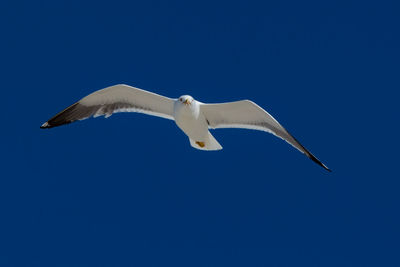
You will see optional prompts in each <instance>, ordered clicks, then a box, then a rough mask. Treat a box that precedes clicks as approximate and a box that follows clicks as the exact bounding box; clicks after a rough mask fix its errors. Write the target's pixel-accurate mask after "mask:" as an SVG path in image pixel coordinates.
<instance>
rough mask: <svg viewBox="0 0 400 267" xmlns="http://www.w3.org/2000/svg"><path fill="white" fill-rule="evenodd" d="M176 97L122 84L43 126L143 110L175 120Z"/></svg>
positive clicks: (77, 104) (55, 117) (74, 107)
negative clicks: (172, 97)
mask: <svg viewBox="0 0 400 267" xmlns="http://www.w3.org/2000/svg"><path fill="white" fill-rule="evenodd" d="M173 111H174V100H173V99H171V98H168V97H164V96H161V95H158V94H154V93H151V92H148V91H145V90H142V89H139V88H135V87H132V86H128V85H124V84H119V85H114V86H110V87H107V88H105V89H102V90H98V91H96V92H94V93H92V94H90V95H88V96H86V97H84V98H82V99H81V100H79V101H78V102H76V103H75V104H73V105H71V106H69V107H68V108H66V109H65V110H63V111H61V112H60V113H58V114H57V115H55V116H54V117H52V118H51V119H50V120H48V121H47V122H45V123H44V124H43V125H42V126H41V127H40V128H51V127H55V126H60V125H63V124H67V123H71V122H73V121H76V120H83V119H87V118H89V117H91V116H94V117H96V116H101V115H105V117H109V116H111V115H112V114H113V113H116V112H139V113H145V114H148V115H154V116H158V117H162V118H166V119H170V120H173V119H174V118H173Z"/></svg>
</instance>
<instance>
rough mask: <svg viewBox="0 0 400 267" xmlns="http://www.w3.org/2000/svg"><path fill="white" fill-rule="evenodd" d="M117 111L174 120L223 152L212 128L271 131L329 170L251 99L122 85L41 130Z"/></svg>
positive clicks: (204, 146) (198, 144) (202, 144)
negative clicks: (175, 94)
mask: <svg viewBox="0 0 400 267" xmlns="http://www.w3.org/2000/svg"><path fill="white" fill-rule="evenodd" d="M116 112H140V113H145V114H148V115H153V116H158V117H162V118H166V119H170V120H174V121H175V122H176V124H177V125H178V127H179V128H180V129H181V130H182V131H183V132H184V133H185V134H186V135H187V136H188V137H189V140H190V144H191V145H192V146H193V147H194V148H197V149H201V150H220V149H222V146H221V145H220V144H219V143H218V141H217V140H216V139H215V138H214V137H213V136H212V135H211V133H210V132H209V128H211V129H216V128H246V129H253V130H261V131H265V132H269V133H272V134H274V135H276V136H277V137H280V138H282V139H283V140H285V141H286V142H288V143H289V144H291V145H292V146H294V147H295V148H297V149H298V150H299V151H300V152H302V153H304V154H305V155H306V156H307V157H309V158H310V159H312V160H313V161H314V162H316V163H317V164H319V165H320V166H322V167H323V168H325V169H326V170H329V171H330V169H329V168H328V167H326V166H325V165H324V164H323V163H322V162H321V161H319V160H318V159H317V158H316V157H315V156H314V155H312V154H311V153H310V152H309V151H308V150H307V149H306V148H305V147H304V146H302V145H301V144H300V143H299V142H298V141H297V140H296V139H295V138H294V137H293V136H292V135H291V134H289V133H288V131H287V130H286V129H285V128H283V127H282V125H280V124H279V122H278V121H276V120H275V119H274V118H273V117H272V116H271V115H270V114H269V113H268V112H266V111H265V110H264V109H262V108H261V107H259V106H258V105H257V104H255V103H254V102H252V101H249V100H242V101H236V102H229V103H221V104H205V103H201V102H199V101H196V100H194V99H193V98H192V97H191V96H189V95H184V96H181V97H180V98H178V99H172V98H168V97H164V96H161V95H158V94H155V93H151V92H148V91H145V90H141V89H139V88H135V87H131V86H128V85H123V84H119V85H115V86H110V87H107V88H105V89H102V90H98V91H96V92H94V93H92V94H90V95H88V96H86V97H84V98H82V99H81V100H79V101H78V102H76V103H75V104H73V105H71V106H70V107H68V108H66V109H65V110H63V111H61V112H60V113H58V114H57V115H55V116H54V117H53V118H51V119H50V120H48V121H47V122H45V123H44V124H43V125H42V126H41V128H52V127H55V126H60V125H63V124H67V123H71V122H73V121H76V120H83V119H86V118H89V117H91V116H94V117H96V116H101V115H104V116H105V117H109V116H111V115H112V114H113V113H116Z"/></svg>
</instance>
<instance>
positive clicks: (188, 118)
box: [174, 107, 208, 140]
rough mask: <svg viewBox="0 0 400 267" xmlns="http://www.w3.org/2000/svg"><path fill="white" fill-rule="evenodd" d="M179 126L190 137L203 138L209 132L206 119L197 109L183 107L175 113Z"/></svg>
mask: <svg viewBox="0 0 400 267" xmlns="http://www.w3.org/2000/svg"><path fill="white" fill-rule="evenodd" d="M174 118H175V122H176V124H177V125H178V127H179V128H180V129H181V130H182V131H183V132H184V133H185V134H186V135H187V136H189V137H190V138H192V139H198V140H201V138H202V137H203V136H204V135H205V134H207V133H208V126H207V122H206V119H205V118H204V116H202V114H201V113H200V112H199V111H197V112H196V110H193V109H190V108H186V107H183V108H181V109H176V111H175V113H174Z"/></svg>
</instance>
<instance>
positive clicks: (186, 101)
mask: <svg viewBox="0 0 400 267" xmlns="http://www.w3.org/2000/svg"><path fill="white" fill-rule="evenodd" d="M190 103H191V102H189V99H186V100H185V101H183V104H186V105H189V104H190Z"/></svg>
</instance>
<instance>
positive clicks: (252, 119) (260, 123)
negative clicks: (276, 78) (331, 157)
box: [201, 100, 331, 171]
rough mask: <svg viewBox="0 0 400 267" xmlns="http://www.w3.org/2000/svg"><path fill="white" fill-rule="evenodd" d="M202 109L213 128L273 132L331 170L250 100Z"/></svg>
mask: <svg viewBox="0 0 400 267" xmlns="http://www.w3.org/2000/svg"><path fill="white" fill-rule="evenodd" d="M201 110H202V112H203V114H204V116H205V117H206V119H207V121H208V124H209V127H210V128H212V129H216V128H245V129H252V130H260V131H265V132H269V133H272V134H274V135H275V136H277V137H279V138H281V139H283V140H285V141H286V142H288V143H289V144H291V145H292V146H294V147H295V148H297V149H298V150H299V151H300V152H302V153H304V154H305V155H306V156H307V157H309V158H310V159H311V160H313V161H314V162H315V163H317V164H318V165H320V166H321V167H323V168H325V169H326V170H328V171H331V170H330V169H329V168H328V167H327V166H325V165H324V164H323V163H322V162H321V161H320V160H318V159H317V158H316V157H315V156H314V155H313V154H311V152H310V151H308V150H307V149H306V148H305V147H304V146H303V145H302V144H300V142H298V141H297V140H296V139H295V138H294V137H293V136H292V135H291V134H290V133H289V132H288V131H287V130H286V129H285V128H284V127H283V126H282V125H281V124H280V123H279V122H278V121H277V120H276V119H275V118H274V117H272V116H271V115H270V114H269V113H268V112H267V111H265V110H264V109H262V108H261V107H260V106H258V105H257V104H256V103H254V102H252V101H250V100H242V101H236V102H229V103H221V104H202V105H201Z"/></svg>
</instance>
